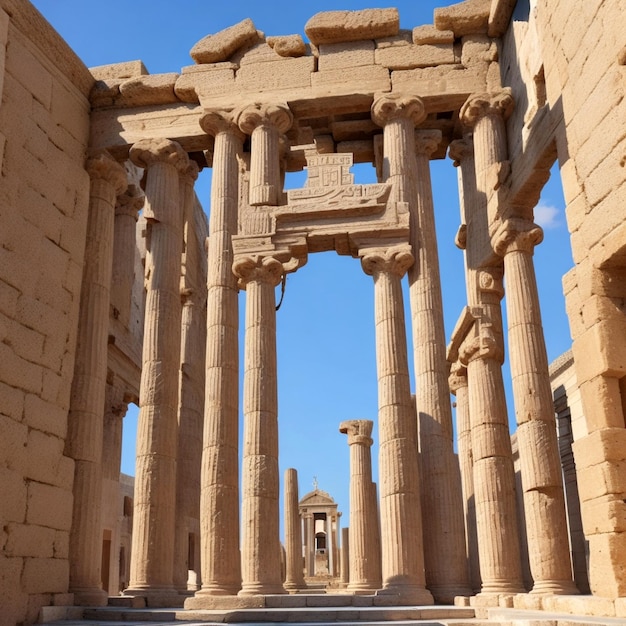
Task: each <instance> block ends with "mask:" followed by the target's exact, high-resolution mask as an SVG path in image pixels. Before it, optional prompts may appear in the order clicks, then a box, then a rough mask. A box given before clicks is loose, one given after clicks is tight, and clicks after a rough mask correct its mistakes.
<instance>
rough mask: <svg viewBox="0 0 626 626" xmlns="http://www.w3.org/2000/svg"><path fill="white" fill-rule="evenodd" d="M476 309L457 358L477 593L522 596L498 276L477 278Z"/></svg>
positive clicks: (489, 274)
mask: <svg viewBox="0 0 626 626" xmlns="http://www.w3.org/2000/svg"><path fill="white" fill-rule="evenodd" d="M477 277H478V282H479V285H480V291H479V298H480V300H481V302H482V306H481V307H474V309H473V313H474V317H475V318H476V322H475V324H474V335H473V336H472V337H471V338H469V339H468V340H466V342H465V344H464V346H463V347H462V349H461V352H460V355H459V357H460V359H461V363H463V365H465V366H466V367H467V379H468V383H469V387H468V392H469V394H468V395H469V397H468V400H469V412H470V421H471V440H472V453H473V461H474V464H473V468H474V470H473V477H474V497H475V503H476V528H477V533H478V552H479V562H480V576H481V579H482V588H481V592H482V593H495V594H497V593H523V592H524V586H523V584H522V570H521V560H520V550H519V532H518V524H517V508H516V507H517V504H516V498H515V472H514V469H513V455H512V452H511V435H510V432H509V422H508V416H507V410H506V398H505V395H504V382H503V380H502V362H503V360H504V344H503V338H502V314H501V308H500V300H501V299H502V297H503V295H504V290H503V289H502V272H501V270H499V269H498V268H494V269H491V270H482V271H480V272H479V273H478V274H477Z"/></svg>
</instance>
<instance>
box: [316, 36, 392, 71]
mask: <svg viewBox="0 0 626 626" xmlns="http://www.w3.org/2000/svg"><path fill="white" fill-rule="evenodd" d="M374 48H375V44H374V42H373V41H350V42H342V43H327V44H321V45H320V47H319V59H318V62H317V69H318V71H320V72H323V71H327V70H337V69H343V68H346V67H350V68H351V67H359V66H362V65H373V64H374ZM403 49H404V48H403Z"/></svg>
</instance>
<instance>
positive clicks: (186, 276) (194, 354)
mask: <svg viewBox="0 0 626 626" xmlns="http://www.w3.org/2000/svg"><path fill="white" fill-rule="evenodd" d="M197 177H198V165H197V164H196V163H195V162H194V161H191V162H190V163H189V167H188V168H187V170H186V171H185V172H184V173H183V176H182V177H181V200H182V206H183V214H184V225H183V232H184V237H183V243H184V247H183V255H182V276H181V286H180V289H181V299H182V315H181V331H180V335H181V342H180V371H179V401H178V453H177V463H176V474H177V476H176V538H175V545H174V586H175V588H176V589H177V590H178V591H179V592H182V593H187V592H188V591H191V590H194V591H195V589H197V588H199V587H198V581H197V580H195V581H194V580H193V579H191V580H188V579H189V570H191V569H193V570H194V571H196V570H198V564H197V563H195V562H193V563H190V562H189V553H190V549H194V547H195V543H199V539H200V530H199V519H200V467H201V459H202V424H203V417H204V357H205V354H204V353H205V344H206V316H205V310H206V308H205V306H206V298H205V284H204V275H203V272H202V270H201V267H202V255H203V254H204V246H202V248H200V246H199V242H198V233H197V232H196V228H195V224H194V219H195V215H194V213H195V204H196V195H195V191H194V182H195V180H196V179H197ZM190 535H193V536H195V537H197V541H196V542H194V541H193V540H191V544H192V545H191V546H190ZM193 559H194V561H195V555H193ZM192 565H193V567H192Z"/></svg>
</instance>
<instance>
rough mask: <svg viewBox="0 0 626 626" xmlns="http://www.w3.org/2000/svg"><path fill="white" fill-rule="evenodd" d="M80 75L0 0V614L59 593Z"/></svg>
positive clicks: (83, 95) (74, 289) (82, 106)
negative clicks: (0, 608) (0, 95)
mask: <svg viewBox="0 0 626 626" xmlns="http://www.w3.org/2000/svg"><path fill="white" fill-rule="evenodd" d="M91 82H92V79H91V77H90V75H89V73H88V71H87V70H86V68H84V66H82V64H81V63H80V62H79V61H78V59H77V57H76V56H75V55H74V54H73V53H72V52H71V51H70V50H69V48H68V47H67V46H66V44H65V43H64V42H63V41H62V40H61V39H60V38H59V36H58V35H57V34H56V33H55V32H54V31H53V30H52V29H51V28H50V27H49V26H48V25H47V23H45V22H44V20H43V19H42V18H41V16H40V15H39V14H38V13H37V12H36V11H35V10H34V9H33V8H32V6H31V5H30V4H28V3H27V2H21V1H20V2H18V1H16V0H15V1H13V0H2V1H0V91H1V93H2V103H1V104H0V161H1V173H0V207H1V208H0V335H1V337H0V339H1V341H0V398H1V399H2V401H1V402H0V494H1V502H2V504H1V505H0V529H1V530H0V547H1V550H0V606H1V607H2V611H1V613H2V614H1V615H0V623H2V624H17V623H22V622H25V623H32V622H33V621H34V620H35V619H36V618H37V615H38V613H39V608H40V607H41V606H43V605H48V604H67V603H68V601H69V600H71V598H69V597H68V596H67V589H68V574H69V563H68V543H69V530H70V525H71V521H72V482H73V471H74V462H73V461H72V460H71V459H70V458H69V457H68V456H66V455H65V454H64V446H65V435H66V429H67V411H68V405H69V394H70V384H71V380H72V375H73V366H74V348H75V341H76V326H77V319H78V302H79V297H80V287H81V278H82V261H83V252H84V245H85V226H86V217H87V206H88V195H89V177H88V175H87V173H86V172H85V171H84V168H83V161H84V158H85V150H86V145H87V138H88V131H89V117H88V113H89V106H88V100H87V96H88V93H89V89H90V86H91Z"/></svg>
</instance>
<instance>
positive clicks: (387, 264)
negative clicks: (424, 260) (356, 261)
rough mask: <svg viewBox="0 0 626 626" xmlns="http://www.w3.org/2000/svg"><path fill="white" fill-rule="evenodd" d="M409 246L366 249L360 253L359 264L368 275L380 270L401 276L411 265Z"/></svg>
mask: <svg viewBox="0 0 626 626" xmlns="http://www.w3.org/2000/svg"><path fill="white" fill-rule="evenodd" d="M414 260H415V259H414V258H413V254H412V253H411V246H409V245H406V246H396V247H393V248H375V249H373V250H366V251H365V252H364V253H363V254H362V255H361V266H362V267H363V271H364V272H365V273H366V274H368V275H369V276H376V275H377V274H379V273H380V272H386V273H389V274H394V275H395V276H398V277H400V278H401V277H402V276H404V274H405V273H406V271H407V270H408V269H409V267H411V265H413V262H414Z"/></svg>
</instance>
